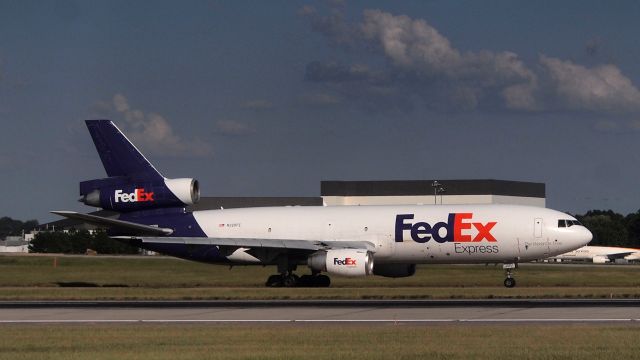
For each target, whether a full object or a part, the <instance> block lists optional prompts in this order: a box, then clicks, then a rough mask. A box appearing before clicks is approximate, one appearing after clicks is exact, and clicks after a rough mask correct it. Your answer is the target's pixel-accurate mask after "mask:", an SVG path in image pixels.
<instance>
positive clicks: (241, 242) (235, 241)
mask: <svg viewBox="0 0 640 360" xmlns="http://www.w3.org/2000/svg"><path fill="white" fill-rule="evenodd" d="M115 238H117V239H132V237H129V236H116V237H115ZM133 239H138V240H141V241H142V242H143V243H158V244H188V245H214V246H230V247H237V248H273V249H292V250H307V251H318V250H330V249H363V250H368V251H372V252H375V246H374V245H373V244H372V243H370V242H367V241H316V240H290V239H250V238H210V237H138V236H136V237H133Z"/></svg>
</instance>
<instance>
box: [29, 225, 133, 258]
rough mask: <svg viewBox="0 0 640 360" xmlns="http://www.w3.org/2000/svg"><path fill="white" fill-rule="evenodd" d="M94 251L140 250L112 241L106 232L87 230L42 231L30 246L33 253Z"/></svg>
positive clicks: (110, 252)
mask: <svg viewBox="0 0 640 360" xmlns="http://www.w3.org/2000/svg"><path fill="white" fill-rule="evenodd" d="M87 250H93V251H95V252H96V253H98V254H138V253H139V252H140V249H138V248H137V247H135V246H131V245H129V244H127V243H124V242H122V241H118V240H113V239H111V238H110V237H109V236H108V235H107V233H106V232H104V231H96V232H94V233H90V232H89V231H87V230H70V231H68V232H63V231H41V232H39V233H37V234H36V236H35V237H34V239H33V240H31V243H30V244H29V252H32V253H63V254H85V253H87Z"/></svg>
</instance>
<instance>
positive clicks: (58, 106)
mask: <svg viewBox="0 0 640 360" xmlns="http://www.w3.org/2000/svg"><path fill="white" fill-rule="evenodd" d="M638 14H640V4H639V3H637V2H632V1H629V2H625V1H620V2H613V3H612V2H605V1H565V2H553V1H537V2H531V1H522V2H519V1H497V2H492V3H491V6H489V5H487V3H485V2H478V1H403V2H389V1H353V2H349V1H344V2H343V1H308V2H288V1H281V2H277V1H272V2H262V1H246V2H245V1H233V2H232V1H227V2H222V1H191V2H130V1H106V2H102V1H56V2H47V1H31V2H30V1H20V2H16V1H0V123H1V124H2V131H1V132H0V144H1V145H0V170H1V171H2V177H1V178H0V184H1V185H2V186H1V189H2V190H0V191H2V199H3V202H2V204H1V205H0V207H1V211H0V215H3V216H11V217H14V218H18V219H31V218H36V219H38V220H40V221H49V220H52V219H55V217H54V216H52V215H49V214H48V211H49V210H56V209H70V210H90V209H88V208H86V207H83V206H82V205H81V204H79V203H77V202H76V199H77V198H78V185H77V183H78V181H80V180H87V179H92V178H99V177H102V176H104V170H103V169H102V167H101V164H100V163H99V159H98V156H97V154H96V152H95V149H94V148H93V144H92V143H91V141H90V137H89V135H88V133H87V131H86V128H85V126H84V123H83V120H84V119H88V118H109V119H112V120H114V121H115V122H116V123H117V124H118V125H119V126H120V128H122V129H123V130H124V131H125V132H126V133H127V134H128V135H129V136H130V138H132V140H133V141H134V142H135V143H136V144H137V145H138V147H139V148H140V149H141V150H142V151H143V152H144V153H145V154H146V155H147V157H148V158H149V159H150V160H151V161H152V162H154V163H155V165H156V166H157V167H158V168H159V169H160V170H161V171H162V172H163V173H164V174H165V175H166V176H168V177H191V176H193V177H196V178H198V179H199V180H200V181H201V184H202V193H203V195H209V196H317V195H319V191H320V181H321V180H379V179H425V178H426V179H433V178H436V179H486V178H493V179H508V180H523V181H539V182H545V183H546V184H547V198H548V206H549V207H552V208H556V209H559V210H566V211H571V212H584V211H586V210H588V209H613V210H615V211H619V212H622V213H628V212H635V211H636V210H638V209H639V208H640V201H638V200H639V199H640V187H639V186H638V179H639V178H640V170H639V169H640V167H639V166H638V164H640V151H639V147H640V146H639V145H638V140H639V139H640V91H639V90H638V87H639V86H640V65H638V61H637V60H638V59H640V39H639V37H638V36H637V34H638V33H639V30H640V25H638V23H637V15H638Z"/></svg>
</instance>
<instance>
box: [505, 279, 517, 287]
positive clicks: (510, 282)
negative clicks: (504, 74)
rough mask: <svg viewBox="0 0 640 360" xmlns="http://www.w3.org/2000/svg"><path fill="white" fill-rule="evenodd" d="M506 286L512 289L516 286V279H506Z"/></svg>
mask: <svg viewBox="0 0 640 360" xmlns="http://www.w3.org/2000/svg"><path fill="white" fill-rule="evenodd" d="M504 286H506V287H508V288H512V287H514V286H516V279H514V278H506V279H504Z"/></svg>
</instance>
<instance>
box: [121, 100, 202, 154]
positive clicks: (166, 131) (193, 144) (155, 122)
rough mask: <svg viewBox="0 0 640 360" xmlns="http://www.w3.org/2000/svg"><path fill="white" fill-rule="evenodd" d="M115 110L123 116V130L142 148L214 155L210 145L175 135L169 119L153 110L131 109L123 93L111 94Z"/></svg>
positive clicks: (164, 151) (154, 151) (163, 152)
mask: <svg viewBox="0 0 640 360" xmlns="http://www.w3.org/2000/svg"><path fill="white" fill-rule="evenodd" d="M113 107H114V109H115V111H116V112H117V113H119V114H122V115H123V117H124V119H125V125H126V126H125V127H124V128H125V132H126V134H127V136H128V137H129V138H130V139H131V141H133V142H134V143H135V144H139V145H140V146H141V147H142V148H144V149H145V150H148V151H150V152H152V153H155V154H159V155H167V156H199V157H200V156H202V157H207V156H211V155H213V149H212V147H211V145H210V144H208V143H206V142H204V141H202V140H200V139H197V138H196V139H190V140H184V139H182V138H181V137H180V136H178V135H176V134H175V133H174V131H173V128H172V127H171V125H170V124H169V122H168V121H167V120H166V119H165V118H164V117H163V116H162V115H159V114H156V113H149V114H145V113H144V112H143V111H142V110H138V109H132V108H131V107H130V106H129V102H128V100H127V98H126V97H125V96H124V95H122V94H116V95H115V96H114V97H113Z"/></svg>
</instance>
